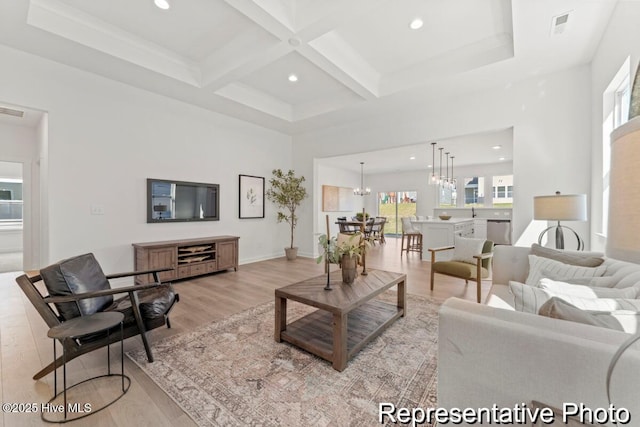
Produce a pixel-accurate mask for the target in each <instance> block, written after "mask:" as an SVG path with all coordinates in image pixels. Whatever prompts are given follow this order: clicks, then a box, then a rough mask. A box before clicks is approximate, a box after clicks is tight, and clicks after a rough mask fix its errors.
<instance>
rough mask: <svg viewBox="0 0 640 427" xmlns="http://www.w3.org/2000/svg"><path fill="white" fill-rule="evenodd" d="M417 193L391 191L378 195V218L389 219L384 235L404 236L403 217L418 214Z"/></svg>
mask: <svg viewBox="0 0 640 427" xmlns="http://www.w3.org/2000/svg"><path fill="white" fill-rule="evenodd" d="M417 198H418V192H417V191H391V192H384V193H378V216H384V217H386V218H387V222H386V223H385V225H384V234H385V235H389V234H402V221H400V218H402V217H403V216H414V215H415V214H416V201H417Z"/></svg>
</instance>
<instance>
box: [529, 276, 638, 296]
mask: <svg viewBox="0 0 640 427" xmlns="http://www.w3.org/2000/svg"><path fill="white" fill-rule="evenodd" d="M536 287H538V288H541V289H546V290H549V291H551V292H554V293H561V294H565V295H571V296H575V297H582V298H628V299H633V298H636V294H637V290H636V289H635V288H623V289H618V288H597V287H591V286H584V285H574V284H571V283H567V282H562V281H555V280H551V279H546V278H545V279H540V281H539V282H538V285H537V286H536Z"/></svg>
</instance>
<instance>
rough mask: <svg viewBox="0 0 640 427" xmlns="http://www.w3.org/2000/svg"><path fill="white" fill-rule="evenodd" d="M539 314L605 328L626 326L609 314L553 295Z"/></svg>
mask: <svg viewBox="0 0 640 427" xmlns="http://www.w3.org/2000/svg"><path fill="white" fill-rule="evenodd" d="M538 314H540V315H541V316H547V317H551V318H553V319H562V320H568V321H570V322H577V323H584V324H585V325H592V326H600V327H603V328H609V329H615V330H617V331H623V330H624V328H623V327H622V325H620V323H619V322H618V321H617V320H616V319H615V318H614V317H612V316H611V315H609V314H604V315H602V313H601V314H596V313H593V312H590V311H585V310H580V309H579V308H578V307H576V306H575V305H572V304H569V303H568V302H566V301H564V300H562V299H560V298H557V297H552V298H551V299H549V300H548V301H547V302H545V303H544V304H542V307H540V310H539V311H538Z"/></svg>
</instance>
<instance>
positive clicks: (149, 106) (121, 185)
mask: <svg viewBox="0 0 640 427" xmlns="http://www.w3.org/2000/svg"><path fill="white" fill-rule="evenodd" d="M0 63H2V64H10V66H5V67H0V81H3V82H11V84H10V85H3V86H2V88H1V89H0V100H2V101H3V102H7V103H11V104H15V105H25V106H29V107H31V108H36V109H40V110H44V111H47V112H48V113H49V117H48V135H47V136H48V138H46V141H45V140H44V139H43V140H41V141H40V142H41V146H40V155H42V156H46V157H47V159H46V162H45V165H44V168H43V174H44V175H45V176H44V177H43V180H44V181H45V182H46V187H47V188H46V193H45V192H44V189H43V193H42V198H41V208H42V209H44V210H45V211H48V215H47V218H46V220H44V221H43V227H42V232H43V233H45V234H47V235H48V247H47V248H45V250H43V251H42V254H43V255H45V256H44V257H43V259H42V260H41V262H42V263H43V264H46V263H48V262H50V261H55V260H58V259H61V258H64V257H68V256H72V255H76V254H80V253H84V252H89V251H92V252H94V253H95V254H96V257H97V258H98V260H99V261H100V262H101V264H102V265H103V268H104V269H105V271H107V272H114V271H118V270H122V269H124V270H128V269H131V268H133V250H132V248H131V243H133V242H146V241H155V240H166V239H178V238H190V237H200V236H207V235H221V234H232V235H239V236H240V261H241V262H247V261H251V260H257V259H263V258H269V257H273V256H281V255H282V252H283V251H282V248H283V247H284V246H286V244H287V241H288V235H287V226H286V224H281V225H276V220H275V211H274V209H273V207H272V205H270V204H267V206H266V218H265V219H259V220H239V219H238V174H249V175H257V176H264V177H266V178H267V179H268V178H269V176H270V175H271V170H272V169H274V168H282V169H289V168H290V167H291V162H292V160H291V138H290V137H289V136H286V135H283V134H281V133H278V132H275V131H271V130H266V129H264V128H261V127H258V126H254V125H251V124H247V123H245V122H242V121H239V120H235V119H231V118H228V117H225V116H222V115H220V114H216V113H213V112H210V111H206V110H203V109H200V108H196V107H193V106H189V105H186V104H183V103H181V102H178V101H175V100H172V99H169V98H165V97H162V96H158V95H154V94H151V93H148V92H145V91H142V90H139V89H135V88H132V87H130V86H127V85H124V84H121V83H118V82H114V81H111V80H108V79H105V78H102V77H99V76H96V75H92V74H89V73H86V72H82V71H79V70H76V69H73V68H71V67H68V66H64V65H60V64H57V63H54V62H51V61H48V60H44V59H41V58H38V57H35V56H32V55H29V54H26V53H23V52H19V51H15V50H12V49H9V48H6V47H0ZM41 166H42V165H41ZM146 178H166V179H175V180H183V181H197V182H210V183H218V184H220V193H221V200H220V211H221V212H220V221H217V222H199V223H174V224H157V223H156V224H147V223H146ZM93 204H98V205H101V206H102V207H103V208H104V212H105V214H104V215H90V206H91V205H93Z"/></svg>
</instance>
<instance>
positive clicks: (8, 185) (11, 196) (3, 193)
mask: <svg viewBox="0 0 640 427" xmlns="http://www.w3.org/2000/svg"><path fill="white" fill-rule="evenodd" d="M0 223H5V224H6V223H22V180H20V179H8V178H4V179H3V178H0Z"/></svg>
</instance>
